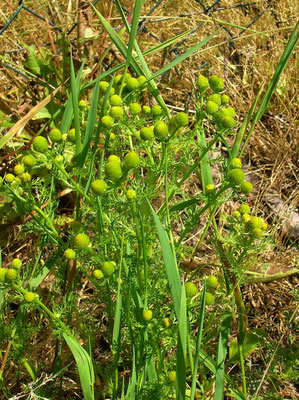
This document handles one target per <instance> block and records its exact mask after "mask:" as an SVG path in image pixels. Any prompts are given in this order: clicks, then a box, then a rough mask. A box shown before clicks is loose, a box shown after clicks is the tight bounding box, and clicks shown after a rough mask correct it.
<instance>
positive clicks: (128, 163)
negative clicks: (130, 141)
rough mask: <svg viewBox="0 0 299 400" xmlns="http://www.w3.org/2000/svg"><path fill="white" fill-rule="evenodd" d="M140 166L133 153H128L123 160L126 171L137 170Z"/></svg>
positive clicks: (136, 156) (137, 158) (136, 155)
mask: <svg viewBox="0 0 299 400" xmlns="http://www.w3.org/2000/svg"><path fill="white" fill-rule="evenodd" d="M139 165H140V159H139V156H138V154H137V153H136V152H135V151H130V153H128V154H127V155H126V156H125V158H124V166H125V168H127V169H133V168H137V167H139Z"/></svg>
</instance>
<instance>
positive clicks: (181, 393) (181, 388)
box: [176, 285, 187, 400]
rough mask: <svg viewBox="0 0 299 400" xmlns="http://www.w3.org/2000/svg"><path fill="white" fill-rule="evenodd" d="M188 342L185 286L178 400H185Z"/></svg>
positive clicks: (179, 340) (177, 368) (180, 320)
mask: <svg viewBox="0 0 299 400" xmlns="http://www.w3.org/2000/svg"><path fill="white" fill-rule="evenodd" d="M186 340H187V309H186V292H185V286H184V285H183V287H182V290H181V304H180V315H179V332H178V343H177V353H176V398H177V400H185V392H186V349H187V345H186Z"/></svg>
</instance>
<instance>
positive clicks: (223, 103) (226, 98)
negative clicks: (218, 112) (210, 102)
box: [221, 94, 229, 106]
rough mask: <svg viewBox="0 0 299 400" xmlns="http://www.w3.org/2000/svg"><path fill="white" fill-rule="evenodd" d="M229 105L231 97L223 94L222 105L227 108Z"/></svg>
mask: <svg viewBox="0 0 299 400" xmlns="http://www.w3.org/2000/svg"><path fill="white" fill-rule="evenodd" d="M228 103H229V97H228V96H227V95H226V94H223V95H222V96H221V105H222V106H225V105H226V104H228Z"/></svg>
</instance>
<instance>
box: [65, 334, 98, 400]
mask: <svg viewBox="0 0 299 400" xmlns="http://www.w3.org/2000/svg"><path fill="white" fill-rule="evenodd" d="M63 337H64V339H65V341H66V343H67V345H68V346H69V348H70V350H71V352H72V353H73V356H74V358H75V360H76V364H77V367H78V371H79V377H80V383H81V388H82V391H83V396H84V400H94V388H93V386H94V371H93V365H92V360H91V358H90V356H89V354H88V353H87V351H86V350H84V348H83V347H82V346H81V345H80V344H79V343H78V342H77V341H76V340H75V338H73V337H72V336H70V335H68V334H67V333H64V334H63Z"/></svg>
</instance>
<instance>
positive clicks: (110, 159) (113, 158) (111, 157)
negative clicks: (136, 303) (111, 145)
mask: <svg viewBox="0 0 299 400" xmlns="http://www.w3.org/2000/svg"><path fill="white" fill-rule="evenodd" d="M115 161H116V162H118V163H120V158H119V157H118V156H116V155H115V154H111V156H109V157H108V162H115Z"/></svg>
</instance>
